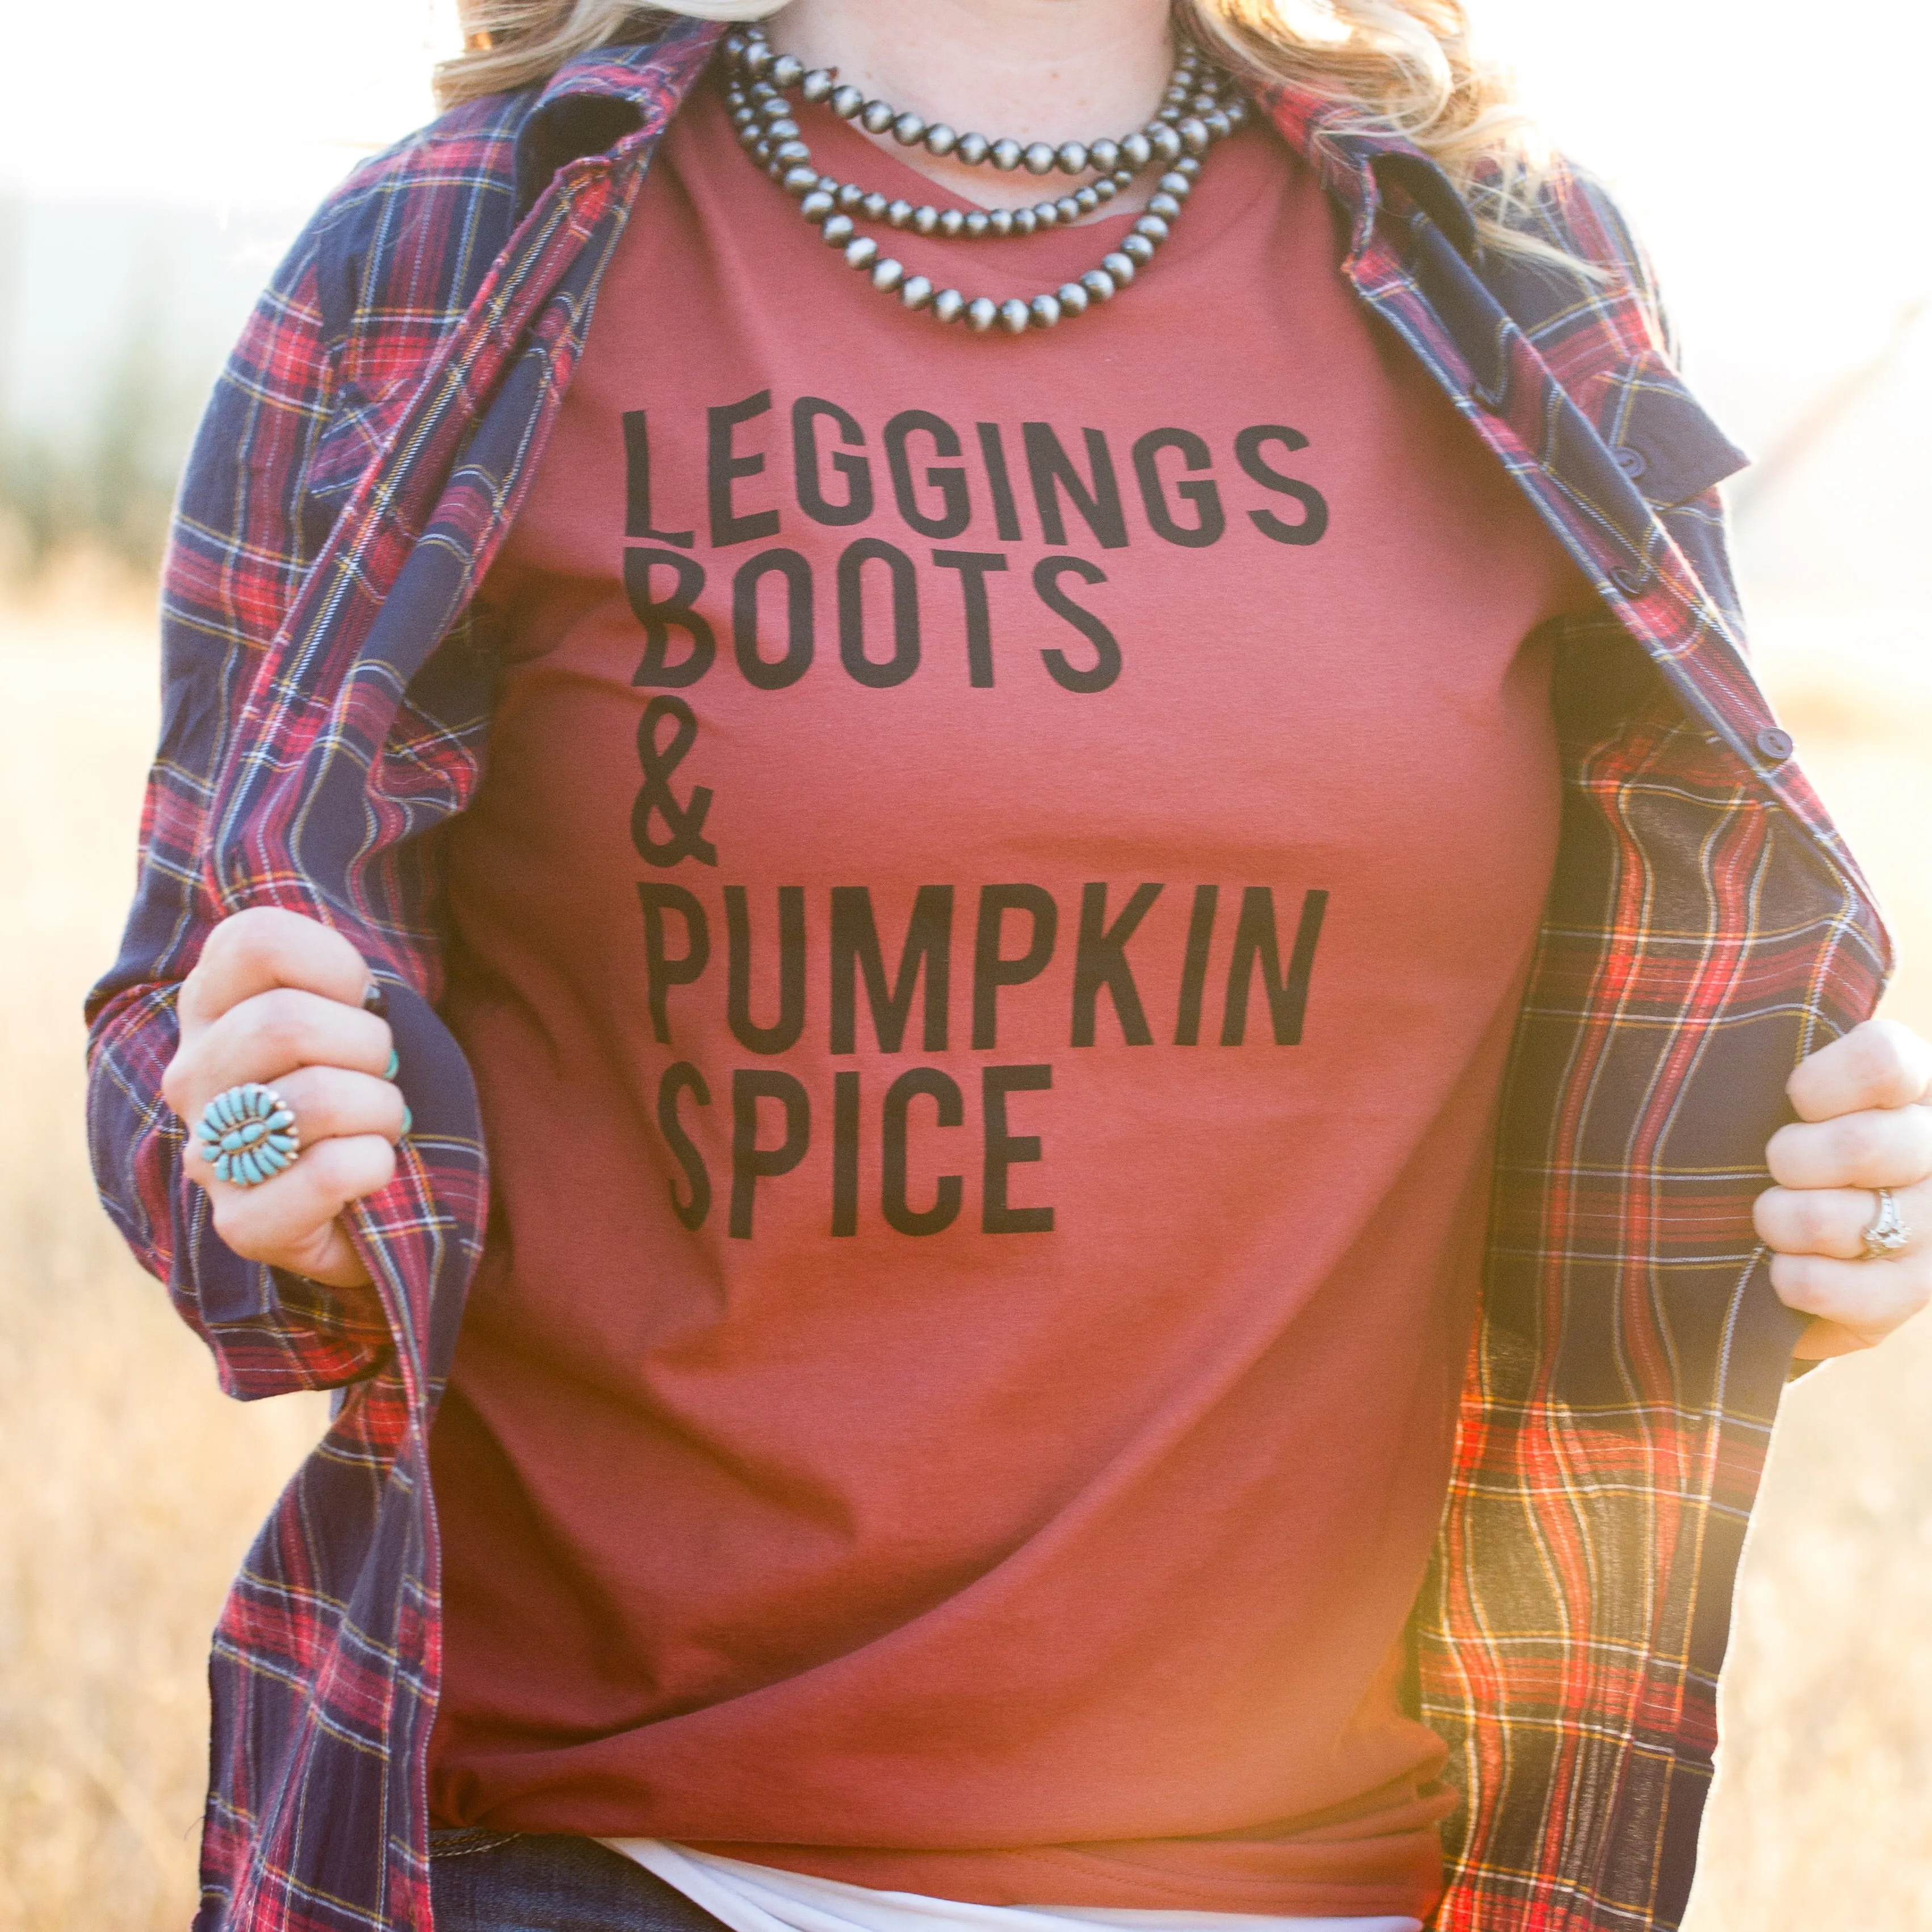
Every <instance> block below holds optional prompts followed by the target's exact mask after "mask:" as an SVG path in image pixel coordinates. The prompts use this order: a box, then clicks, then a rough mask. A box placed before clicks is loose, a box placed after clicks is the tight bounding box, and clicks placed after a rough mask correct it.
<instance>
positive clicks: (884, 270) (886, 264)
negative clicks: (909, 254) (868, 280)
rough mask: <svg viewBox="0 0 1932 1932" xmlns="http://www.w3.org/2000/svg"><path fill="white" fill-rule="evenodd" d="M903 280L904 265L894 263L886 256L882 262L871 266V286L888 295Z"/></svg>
mask: <svg viewBox="0 0 1932 1932" xmlns="http://www.w3.org/2000/svg"><path fill="white" fill-rule="evenodd" d="M904 280H905V264H904V263H903V262H895V261H894V260H892V257H891V256H889V255H888V256H886V257H885V259H884V260H883V261H878V262H874V263H873V264H872V286H873V287H874V288H875V289H877V290H880V291H882V292H883V293H885V294H886V295H890V294H891V293H892V291H893V290H895V288H897V287H898V285H899V284H900V283H901V282H902V281H904Z"/></svg>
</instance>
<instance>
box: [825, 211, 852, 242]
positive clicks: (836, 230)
mask: <svg viewBox="0 0 1932 1932" xmlns="http://www.w3.org/2000/svg"><path fill="white" fill-rule="evenodd" d="M856 226H857V224H856V223H855V222H854V221H853V219H852V217H850V215H849V214H835V215H833V216H832V218H831V220H829V221H828V222H826V224H825V226H823V228H821V229H820V230H819V231H818V232H819V233H820V234H821V235H823V236H824V237H825V245H826V247H827V248H844V245H846V243H847V242H849V241H850V240H851V239H852V231H853V228H854V227H856Z"/></svg>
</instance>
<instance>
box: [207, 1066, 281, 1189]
mask: <svg viewBox="0 0 1932 1932" xmlns="http://www.w3.org/2000/svg"><path fill="white" fill-rule="evenodd" d="M194 1137H195V1144H196V1147H197V1148H199V1150H200V1153H201V1157H202V1159H203V1160H205V1161H206V1162H207V1163H208V1166H210V1167H211V1168H213V1169H214V1174H215V1178H216V1179H217V1180H218V1181H226V1182H227V1183H228V1184H229V1186H231V1187H260V1186H261V1184H262V1183H263V1181H272V1180H274V1179H275V1176H276V1175H278V1174H280V1173H281V1172H282V1170H283V1169H284V1168H289V1167H293V1166H295V1164H296V1161H297V1160H299V1158H300V1157H301V1155H302V1135H301V1134H300V1133H299V1131H298V1130H297V1129H296V1117H295V1116H294V1115H293V1114H292V1113H290V1112H289V1110H288V1109H287V1108H286V1107H285V1106H283V1105H282V1097H281V1095H280V1094H278V1093H277V1092H276V1091H275V1089H274V1088H272V1087H264V1086H263V1085H260V1083H259V1082H256V1081H253V1080H251V1081H248V1082H245V1084H244V1085H242V1086H239V1087H231V1088H229V1090H228V1091H227V1092H226V1093H225V1094H216V1095H215V1097H214V1099H213V1100H211V1101H209V1102H208V1105H207V1106H205V1107H204V1108H203V1109H202V1113H201V1118H200V1120H199V1121H197V1122H196V1125H195V1130H194Z"/></svg>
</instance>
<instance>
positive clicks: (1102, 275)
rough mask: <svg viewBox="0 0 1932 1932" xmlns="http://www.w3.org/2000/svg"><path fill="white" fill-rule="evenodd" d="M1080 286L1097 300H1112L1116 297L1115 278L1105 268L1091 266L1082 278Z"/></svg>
mask: <svg viewBox="0 0 1932 1932" xmlns="http://www.w3.org/2000/svg"><path fill="white" fill-rule="evenodd" d="M1080 286H1081V287H1082V288H1083V289H1085V290H1086V291H1087V293H1088V294H1089V295H1090V296H1092V297H1093V298H1094V300H1095V301H1096V302H1112V300H1113V299H1114V289H1115V282H1114V278H1113V277H1112V275H1109V274H1108V272H1106V269H1088V271H1087V272H1086V273H1085V275H1082V277H1081V278H1080Z"/></svg>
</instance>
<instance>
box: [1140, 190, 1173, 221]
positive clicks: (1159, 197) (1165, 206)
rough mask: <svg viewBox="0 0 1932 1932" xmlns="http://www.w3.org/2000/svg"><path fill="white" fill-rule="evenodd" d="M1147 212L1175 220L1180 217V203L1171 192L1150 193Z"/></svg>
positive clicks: (1164, 218)
mask: <svg viewBox="0 0 1932 1932" xmlns="http://www.w3.org/2000/svg"><path fill="white" fill-rule="evenodd" d="M1148 214H1157V215H1159V216H1160V217H1162V219H1163V220H1167V221H1176V220H1179V219H1180V217H1181V204H1180V202H1178V201H1176V200H1175V198H1174V197H1173V196H1172V195H1171V194H1151V195H1149V196H1148Z"/></svg>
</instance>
